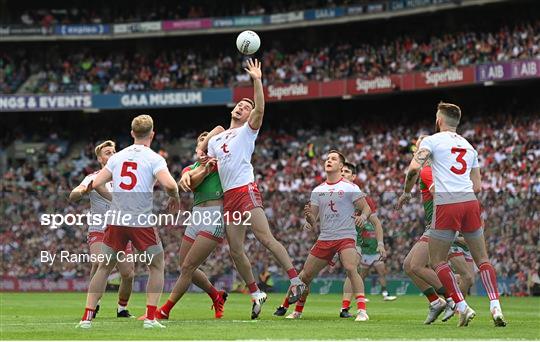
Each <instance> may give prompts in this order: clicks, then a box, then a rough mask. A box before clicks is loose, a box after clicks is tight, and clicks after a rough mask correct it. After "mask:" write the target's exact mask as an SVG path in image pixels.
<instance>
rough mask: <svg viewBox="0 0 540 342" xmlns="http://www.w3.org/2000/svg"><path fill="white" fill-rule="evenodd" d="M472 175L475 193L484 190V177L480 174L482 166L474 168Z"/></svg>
mask: <svg viewBox="0 0 540 342" xmlns="http://www.w3.org/2000/svg"><path fill="white" fill-rule="evenodd" d="M470 177H471V181H472V184H473V191H474V193H479V192H480V191H481V190H482V177H481V176H480V168H479V167H475V168H472V169H471V176H470Z"/></svg>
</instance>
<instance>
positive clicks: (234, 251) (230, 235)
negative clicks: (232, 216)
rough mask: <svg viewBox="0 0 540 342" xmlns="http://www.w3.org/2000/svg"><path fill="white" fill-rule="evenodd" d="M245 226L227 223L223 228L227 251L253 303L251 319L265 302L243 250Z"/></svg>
mask: <svg viewBox="0 0 540 342" xmlns="http://www.w3.org/2000/svg"><path fill="white" fill-rule="evenodd" d="M246 230H247V229H246V227H244V226H242V225H235V224H227V226H226V228H225V234H226V236H227V241H228V242H229V253H230V254H231V258H232V260H233V262H234V266H235V267H236V269H237V270H238V273H240V276H241V277H242V279H244V282H245V283H246V285H247V287H248V289H249V292H250V293H251V301H252V302H253V305H252V307H251V319H256V318H258V317H259V314H260V313H261V310H262V305H263V304H264V302H266V297H267V296H266V293H264V292H262V291H261V290H260V289H259V287H258V286H257V283H256V282H255V277H254V276H253V271H252V270H251V263H250V261H249V259H248V257H247V255H246V251H245V250H244V241H245V239H246Z"/></svg>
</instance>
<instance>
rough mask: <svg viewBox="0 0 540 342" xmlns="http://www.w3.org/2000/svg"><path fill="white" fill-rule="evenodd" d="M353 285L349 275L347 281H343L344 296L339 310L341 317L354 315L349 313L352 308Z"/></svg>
mask: <svg viewBox="0 0 540 342" xmlns="http://www.w3.org/2000/svg"><path fill="white" fill-rule="evenodd" d="M352 291H353V290H352V285H351V280H350V279H349V277H348V276H347V277H346V278H345V281H344V282H343V297H342V299H341V310H340V312H339V317H341V318H350V317H352V315H351V314H350V313H349V309H350V308H351V300H352V295H353V292H352Z"/></svg>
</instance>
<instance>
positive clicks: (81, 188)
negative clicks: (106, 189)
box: [69, 182, 92, 202]
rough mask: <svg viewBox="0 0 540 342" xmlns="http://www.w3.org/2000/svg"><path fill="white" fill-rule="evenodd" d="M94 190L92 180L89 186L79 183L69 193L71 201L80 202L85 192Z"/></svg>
mask: <svg viewBox="0 0 540 342" xmlns="http://www.w3.org/2000/svg"><path fill="white" fill-rule="evenodd" d="M91 190H92V182H90V184H89V185H88V186H86V185H84V184H79V185H77V187H75V189H73V190H72V191H71V193H70V194H69V201H70V202H78V201H80V200H81V198H82V197H83V196H84V194H87V193H89V192H90V191H91Z"/></svg>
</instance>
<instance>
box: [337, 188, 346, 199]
mask: <svg viewBox="0 0 540 342" xmlns="http://www.w3.org/2000/svg"><path fill="white" fill-rule="evenodd" d="M343 195H345V191H343V190H339V191H338V196H339V198H342V197H343Z"/></svg>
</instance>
